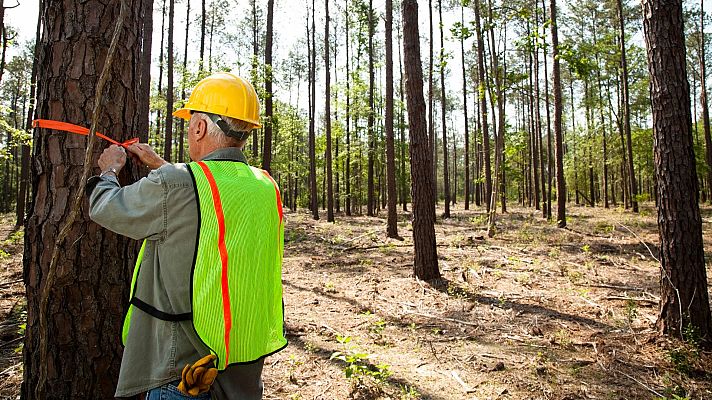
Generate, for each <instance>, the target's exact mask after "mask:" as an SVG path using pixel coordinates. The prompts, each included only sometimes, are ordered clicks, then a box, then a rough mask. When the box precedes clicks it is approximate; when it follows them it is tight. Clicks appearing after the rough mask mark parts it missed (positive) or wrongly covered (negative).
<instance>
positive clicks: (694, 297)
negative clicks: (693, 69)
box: [643, 0, 712, 340]
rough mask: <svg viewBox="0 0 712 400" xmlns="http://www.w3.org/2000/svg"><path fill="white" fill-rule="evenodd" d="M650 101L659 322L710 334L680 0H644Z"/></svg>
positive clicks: (670, 329)
mask: <svg viewBox="0 0 712 400" xmlns="http://www.w3.org/2000/svg"><path fill="white" fill-rule="evenodd" d="M643 30H644V32H645V43H646V46H647V49H648V70H649V71H650V99H651V102H652V107H653V135H654V153H655V176H656V178H657V182H658V185H657V186H658V188H657V190H658V200H659V204H658V228H659V230H660V261H661V263H662V266H661V267H662V271H661V278H660V293H661V297H660V315H659V319H658V327H659V328H660V330H661V331H663V332H665V333H670V334H678V335H679V334H681V330H683V329H686V328H687V327H688V325H690V324H691V325H692V326H694V327H696V328H697V329H698V330H699V332H700V333H701V334H702V335H703V336H705V337H706V338H707V340H709V339H710V338H711V337H712V318H711V317H710V306H709V298H708V294H707V275H706V271H705V258H704V248H703V243H702V220H701V218H700V209H699V205H698V200H699V198H698V196H699V193H698V182H697V174H696V172H695V154H694V149H693V142H692V116H691V115H690V86H689V83H688V81H687V71H686V65H685V37H684V24H683V18H682V2H681V1H680V0H677V1H663V0H644V1H643Z"/></svg>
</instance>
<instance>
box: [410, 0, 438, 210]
mask: <svg viewBox="0 0 712 400" xmlns="http://www.w3.org/2000/svg"><path fill="white" fill-rule="evenodd" d="M428 15H429V16H428V23H429V25H430V40H429V41H428V45H429V46H430V53H428V59H429V60H428V61H429V66H428V138H429V140H430V152H431V153H432V155H433V158H432V159H434V160H435V161H434V162H433V163H432V164H433V200H434V201H435V204H438V145H437V143H438V141H437V139H436V138H435V120H434V119H435V112H434V110H433V87H434V85H433V58H434V54H433V41H434V40H435V36H434V34H433V0H428ZM409 115H410V114H409Z"/></svg>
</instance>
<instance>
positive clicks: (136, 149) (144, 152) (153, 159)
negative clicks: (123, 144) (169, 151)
mask: <svg viewBox="0 0 712 400" xmlns="http://www.w3.org/2000/svg"><path fill="white" fill-rule="evenodd" d="M128 150H129V151H130V152H131V153H132V154H133V155H135V156H136V157H137V158H138V159H139V161H140V162H141V164H143V165H145V166H147V167H148V168H151V169H157V168H158V167H160V166H161V165H163V164H168V162H167V161H166V160H164V159H162V158H161V156H159V155H158V154H156V152H155V151H153V149H152V148H151V146H149V145H148V144H146V143H136V144H132V145H131V146H129V147H128Z"/></svg>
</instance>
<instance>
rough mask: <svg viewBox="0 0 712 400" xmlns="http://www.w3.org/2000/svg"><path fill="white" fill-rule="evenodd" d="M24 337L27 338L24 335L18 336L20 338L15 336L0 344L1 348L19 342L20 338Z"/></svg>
mask: <svg viewBox="0 0 712 400" xmlns="http://www.w3.org/2000/svg"><path fill="white" fill-rule="evenodd" d="M24 338H25V337H24V336H20V337H18V338H15V339H12V340H10V341H9V342H5V343H2V344H0V349H2V348H5V347H7V346H9V345H11V344H13V343H17V342H19V341H20V340H22V339H24Z"/></svg>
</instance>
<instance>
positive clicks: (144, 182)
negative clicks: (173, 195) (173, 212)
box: [87, 170, 166, 240]
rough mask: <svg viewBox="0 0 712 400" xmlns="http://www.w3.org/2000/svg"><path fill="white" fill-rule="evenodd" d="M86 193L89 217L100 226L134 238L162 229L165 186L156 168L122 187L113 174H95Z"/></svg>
mask: <svg viewBox="0 0 712 400" xmlns="http://www.w3.org/2000/svg"><path fill="white" fill-rule="evenodd" d="M92 185H93V186H92ZM89 191H91V193H89ZM87 193H88V195H89V217H90V218H91V220H92V221H94V222H96V223H97V224H99V225H101V226H103V227H104V228H106V229H108V230H110V231H112V232H116V233H118V234H120V235H123V236H127V237H130V238H132V239H136V240H139V239H144V238H148V237H151V236H155V235H162V234H163V233H164V231H165V223H164V222H165V218H166V214H165V213H166V211H165V201H166V187H165V185H164V184H163V179H162V176H161V174H160V173H159V172H158V171H157V170H154V171H151V173H150V174H148V176H147V177H145V178H142V179H141V180H139V181H138V182H136V183H134V184H132V185H128V186H124V187H121V185H120V184H119V181H118V180H116V178H114V177H104V178H96V177H95V178H92V180H90V181H89V182H88V184H87Z"/></svg>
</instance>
